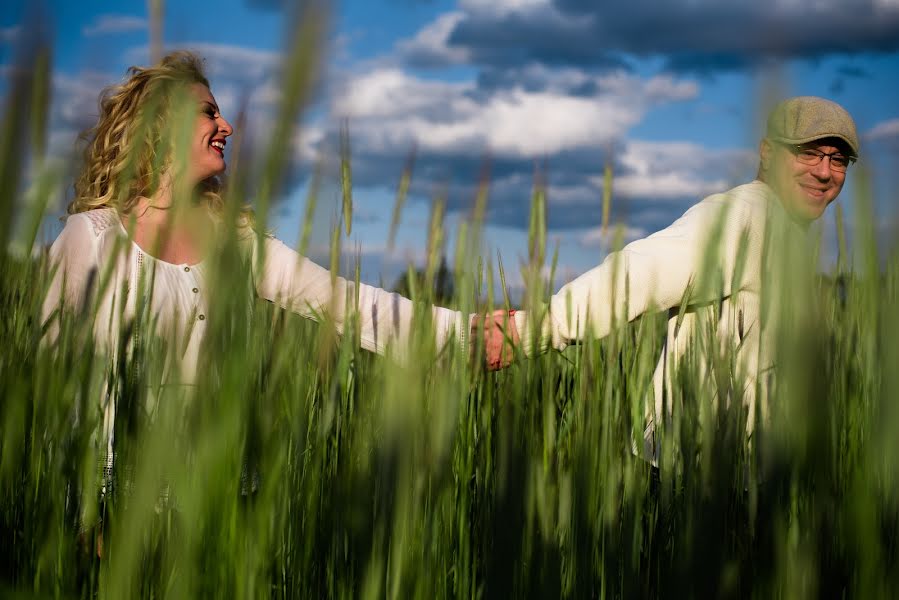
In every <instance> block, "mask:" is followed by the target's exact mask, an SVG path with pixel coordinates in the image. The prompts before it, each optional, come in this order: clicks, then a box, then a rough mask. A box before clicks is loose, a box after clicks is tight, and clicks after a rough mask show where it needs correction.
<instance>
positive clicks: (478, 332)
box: [469, 310, 521, 371]
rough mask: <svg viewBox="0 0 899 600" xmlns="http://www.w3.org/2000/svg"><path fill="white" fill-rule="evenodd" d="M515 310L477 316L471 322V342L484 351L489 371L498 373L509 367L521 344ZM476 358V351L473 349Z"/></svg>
mask: <svg viewBox="0 0 899 600" xmlns="http://www.w3.org/2000/svg"><path fill="white" fill-rule="evenodd" d="M514 314H515V311H514V310H495V311H493V312H492V313H491V314H487V315H475V316H474V318H472V320H471V337H470V338H469V339H471V341H472V342H473V344H480V345H482V346H483V349H484V359H485V363H486V366H487V370H489V371H496V370H499V369H503V368H505V367H507V366H509V365H510V364H511V363H512V359H513V358H514V357H515V348H516V347H518V346H519V345H520V343H521V340H520V339H519V337H518V328H517V327H516V325H515V318H514V316H513V315H514ZM472 354H473V355H474V356H476V355H477V354H476V350H475V349H474V348H473V349H472Z"/></svg>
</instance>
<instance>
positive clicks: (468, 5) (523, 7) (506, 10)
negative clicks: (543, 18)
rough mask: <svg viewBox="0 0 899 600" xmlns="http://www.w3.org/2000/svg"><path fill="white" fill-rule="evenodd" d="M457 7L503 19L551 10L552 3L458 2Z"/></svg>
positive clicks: (532, 0) (510, 0)
mask: <svg viewBox="0 0 899 600" xmlns="http://www.w3.org/2000/svg"><path fill="white" fill-rule="evenodd" d="M459 6H460V7H461V8H462V9H464V10H466V11H470V12H472V13H475V14H482V15H490V16H493V17H505V16H508V15H514V14H529V13H534V12H536V11H538V10H541V9H548V8H552V2H551V1H550V0H460V2H459Z"/></svg>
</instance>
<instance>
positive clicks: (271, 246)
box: [44, 52, 470, 383]
mask: <svg viewBox="0 0 899 600" xmlns="http://www.w3.org/2000/svg"><path fill="white" fill-rule="evenodd" d="M184 99H187V106H190V107H191V108H192V110H193V116H191V117H190V119H192V121H193V123H192V125H191V124H187V121H186V120H185V119H184V118H183V114H182V113H183V112H184V111H183V110H180V111H179V109H181V108H182V107H183V106H184V105H185V103H184ZM179 118H180V120H179ZM176 122H178V123H182V122H183V123H185V124H187V127H183V128H182V129H187V130H190V131H191V133H190V137H189V139H187V140H186V141H185V140H181V141H182V142H184V143H182V144H181V146H183V147H184V148H185V149H184V151H183V152H180V154H182V155H184V156H183V157H175V156H173V154H174V151H173V150H172V148H174V147H175V144H174V141H176V137H177V136H179V135H180V132H178V131H177V130H176V129H177V128H176V127H174V126H173V125H174V123H176ZM191 127H192V129H191ZM232 133H233V128H232V127H231V125H230V123H228V121H227V120H225V118H224V117H223V116H222V115H221V113H220V111H219V108H218V104H217V103H216V101H215V98H214V97H213V95H212V93H211V92H210V90H209V82H208V80H207V79H206V77H205V76H204V74H203V69H202V64H201V61H200V59H199V58H198V57H196V56H195V55H193V54H191V53H188V52H176V53H173V54H170V55H168V56H166V57H165V58H163V59H162V61H161V62H160V63H159V64H158V65H156V66H153V67H149V68H138V67H132V68H131V69H130V70H129V77H128V78H127V80H126V81H125V82H124V83H122V84H120V85H116V86H113V87H111V88H108V89H107V90H106V91H105V93H104V94H103V96H102V98H101V103H100V118H99V120H98V122H97V124H96V126H95V127H93V128H92V129H91V130H89V131H88V132H86V134H85V136H84V137H86V139H87V147H86V149H85V160H84V167H83V170H82V172H81V174H80V176H79V177H78V179H77V182H76V184H75V199H74V200H73V201H72V202H71V204H70V205H69V207H68V212H69V217H68V219H67V220H66V224H65V228H64V229H63V231H62V233H60V235H59V237H58V238H57V240H56V241H55V242H54V244H53V246H52V248H51V250H50V255H51V260H52V263H53V264H54V265H58V267H57V270H56V272H55V275H54V278H53V281H52V284H51V287H50V290H49V293H48V295H47V297H46V300H45V303H44V315H45V319H47V320H48V321H49V329H50V331H51V335H52V332H55V331H56V330H57V329H56V328H57V325H58V324H57V320H56V319H54V318H53V317H54V316H55V315H57V314H61V311H57V309H60V308H72V309H76V310H78V309H83V308H87V303H90V305H89V306H90V307H94V306H96V308H97V311H96V313H95V314H96V319H95V323H94V337H95V339H96V340H97V341H98V342H100V344H101V345H102V346H103V347H105V348H106V349H107V350H109V351H110V352H113V353H114V352H116V351H117V347H118V341H119V339H118V337H119V332H120V331H121V330H122V327H123V325H126V324H127V323H128V321H129V320H131V319H133V318H134V316H135V315H136V314H137V310H138V303H141V302H149V308H150V310H149V314H150V315H152V318H154V319H156V326H155V330H156V332H157V333H159V334H160V335H162V336H163V337H164V338H165V339H166V340H167V341H169V342H172V343H171V345H170V346H169V347H170V348H175V349H180V350H179V351H178V353H177V355H176V356H174V357H173V358H174V359H175V360H173V361H171V363H172V369H171V372H170V373H169V374H168V375H167V379H168V380H169V381H168V382H169V383H171V382H173V381H174V382H177V383H193V382H194V381H195V376H196V370H197V364H198V359H199V357H200V353H201V346H202V341H203V338H204V335H205V333H206V328H207V324H208V321H207V317H208V316H209V313H208V311H209V309H210V304H211V303H210V302H209V300H210V295H209V293H210V291H209V281H208V276H209V270H210V267H209V262H210V261H209V259H210V253H212V252H215V251H216V248H217V244H218V243H219V241H220V237H221V236H220V235H217V233H220V232H221V230H222V229H224V226H225V225H226V224H225V223H223V217H224V204H223V201H222V199H221V197H220V196H219V182H218V180H217V176H218V175H220V174H222V173H223V172H224V171H225V159H224V148H225V147H226V145H227V141H228V138H229V137H230V136H231V134H232ZM181 137H182V138H183V137H184V136H181ZM163 149H166V150H164V151H163ZM179 159H180V160H179ZM237 227H238V229H239V230H240V232H241V234H240V236H239V237H240V238H242V241H241V247H242V249H243V250H244V251H245V253H246V255H247V257H248V258H250V259H251V262H250V264H251V265H253V273H252V277H253V285H254V288H255V290H256V292H257V294H258V295H259V296H260V297H262V298H265V299H267V300H270V301H272V302H275V303H276V304H278V305H280V306H281V307H283V308H286V309H289V310H292V311H294V312H296V313H299V314H301V315H303V316H306V317H315V316H316V315H321V314H327V315H328V317H329V318H330V319H331V320H333V322H334V323H335V324H336V327H337V329H338V330H339V331H341V330H342V328H343V325H344V322H345V320H346V318H347V317H348V315H349V313H350V312H351V309H353V310H356V309H357V308H358V317H359V324H360V327H361V340H362V346H363V347H364V348H366V349H368V350H372V351H376V352H381V353H383V352H384V351H385V350H386V348H387V347H388V345H389V344H390V345H392V347H393V353H394V354H395V355H396V356H397V357H400V358H402V357H403V356H404V350H405V347H406V345H407V342H408V337H409V333H410V329H411V321H412V315H413V306H412V303H411V302H410V301H409V300H407V299H405V298H403V297H401V296H398V295H396V294H391V293H388V292H386V291H384V290H381V289H377V288H374V287H370V286H367V285H359V286H358V289H355V284H353V283H352V282H348V281H346V280H344V279H342V278H332V276H331V274H330V273H329V272H328V271H327V270H325V269H323V268H321V267H319V266H318V265H316V264H314V263H313V262H311V261H310V260H308V259H306V258H304V257H302V256H299V255H298V254H297V253H296V252H294V251H293V250H291V249H290V248H288V247H287V246H285V245H284V244H283V243H282V242H280V241H278V240H277V239H274V238H272V237H264V240H263V243H262V244H259V243H257V242H258V238H257V236H256V235H255V232H254V231H253V230H252V218H251V214H250V213H249V211H247V210H245V211H244V212H243V213H242V214H241V215H240V216H239V218H238V223H237ZM260 250H261V251H262V252H263V256H264V261H263V262H261V263H260V262H258V261H257V258H258V256H257V253H258V252H259V251H260ZM107 271H110V272H111V275H112V277H111V279H110V280H109V281H111V282H112V283H111V284H109V285H106V286H103V288H102V290H101V291H100V294H101V296H100V297H99V298H97V297H94V296H95V295H96V294H97V290H99V289H100V286H99V280H102V279H103V278H104V277H105V273H107ZM101 275H103V277H101ZM148 276H152V279H153V286H152V293H151V294H149V297H147V298H141V297H140V294H139V293H135V291H136V290H139V289H142V288H141V278H142V277H148ZM432 317H433V326H434V331H435V333H436V342H437V347H438V348H442V347H443V346H444V345H445V344H447V343H449V342H450V341H452V340H454V339H457V340H458V341H464V337H465V336H466V334H467V330H468V328H469V326H470V325H469V323H470V320H469V319H468V318H467V317H466V316H463V315H462V314H461V313H459V312H456V311H451V310H447V309H443V308H437V307H434V308H433V310H432ZM454 336H457V337H456V338H454Z"/></svg>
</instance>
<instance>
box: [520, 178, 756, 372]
mask: <svg viewBox="0 0 899 600" xmlns="http://www.w3.org/2000/svg"><path fill="white" fill-rule="evenodd" d="M726 199H727V196H724V195H719V196H712V197H709V198H707V199H706V200H704V201H702V202H700V203H699V204H696V205H695V206H693V207H692V208H691V209H690V210H688V211H687V212H686V213H685V214H684V215H683V216H682V217H681V218H679V219H678V220H677V221H675V222H674V223H673V224H672V225H671V226H669V227H667V228H666V229H663V230H661V231H659V232H657V233H654V234H652V235H650V236H649V237H647V238H644V239H641V240H636V241H634V242H632V243H630V244H628V245H627V246H625V247H624V248H623V249H622V250H620V251H619V252H614V253H612V254H610V255H609V256H608V257H607V258H606V259H605V260H604V261H603V262H602V263H601V264H600V265H599V266H598V267H595V268H593V269H591V270H590V271H587V272H586V273H584V274H583V275H581V276H580V277H578V278H577V279H575V280H574V281H572V282H570V283H568V284H567V285H565V286H563V287H562V288H561V289H560V290H559V292H558V293H557V294H555V295H554V296H553V297H552V298H551V299H550V302H549V305H548V306H543V307H539V308H538V309H536V310H533V311H518V312H516V314H515V324H516V327H517V328H518V332H519V336H520V337H521V342H522V347H523V348H524V351H525V353H526V355H533V354H536V353H539V352H543V351H545V350H547V349H548V348H550V347H554V348H557V349H560V350H561V349H563V348H565V347H566V346H567V345H568V344H570V343H572V342H576V341H580V340H582V339H584V338H585V337H587V336H592V337H597V338H601V337H604V336H606V335H608V334H609V332H610V331H611V329H612V327H613V326H614V325H615V324H616V323H619V322H622V321H631V320H633V319H635V318H637V317H639V316H640V315H643V314H645V313H647V312H650V311H661V310H667V309H669V308H672V307H674V306H679V305H681V304H682V303H683V302H687V303H692V302H699V301H703V299H706V300H707V299H708V298H704V297H705V296H711V295H714V296H717V297H720V296H721V293H722V292H721V285H724V282H721V284H719V285H718V286H716V287H717V289H716V290H715V292H714V293H710V292H711V289H710V287H709V286H708V285H707V283H708V282H701V281H698V279H699V274H701V273H703V271H704V269H705V267H706V266H707V265H708V266H710V267H724V268H723V270H725V271H727V270H728V269H729V268H728V267H727V266H726V265H727V264H728V263H730V262H732V256H733V249H732V248H731V246H734V245H736V244H737V243H739V241H738V239H732V238H739V237H740V234H739V231H740V229H741V227H740V224H741V222H742V219H741V218H740V217H739V216H738V215H733V214H729V213H731V212H732V211H730V210H728V209H730V208H731V207H732V205H733V203H732V202H726ZM709 252H713V253H714V252H717V253H719V254H722V256H720V257H715V256H710V255H709ZM725 254H726V255H728V258H727V259H726V260H721V259H722V258H724V256H723V255H725Z"/></svg>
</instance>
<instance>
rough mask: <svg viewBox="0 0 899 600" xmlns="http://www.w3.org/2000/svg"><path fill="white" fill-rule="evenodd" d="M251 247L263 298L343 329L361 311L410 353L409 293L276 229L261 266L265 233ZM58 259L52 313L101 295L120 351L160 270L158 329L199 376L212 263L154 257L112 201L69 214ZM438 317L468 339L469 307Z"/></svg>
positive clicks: (447, 332) (155, 310)
mask: <svg viewBox="0 0 899 600" xmlns="http://www.w3.org/2000/svg"><path fill="white" fill-rule="evenodd" d="M246 246H247V248H248V252H249V253H250V254H251V256H250V258H251V259H252V262H251V265H252V269H253V284H254V287H255V290H256V293H257V294H258V295H259V296H260V297H261V298H264V299H266V300H270V301H272V302H274V303H275V304H277V305H279V306H281V307H283V308H285V309H288V310H291V311H293V312H295V313H298V314H300V315H303V316H305V317H308V318H315V317H316V316H318V315H322V314H327V315H328V316H329V318H330V319H331V320H333V322H334V323H335V326H336V327H337V329H338V331H339V332H341V331H342V330H343V325H344V321H345V319H346V318H347V316H348V315H349V314H350V313H351V312H352V311H353V310H354V309H358V315H359V321H360V325H361V338H362V347H363V348H365V349H367V350H371V351H374V352H379V353H382V354H383V353H384V352H385V351H386V350H387V348H388V346H389V347H390V348H391V355H392V356H393V357H394V358H397V359H399V360H405V359H406V352H407V346H408V338H409V334H410V331H411V325H412V315H413V305H412V302H411V301H410V300H408V299H406V298H404V297H402V296H400V295H399V294H394V293H390V292H387V291H385V290H382V289H379V288H375V287H372V286H368V285H364V284H360V285H359V287H358V290H356V289H354V288H355V285H356V284H355V283H353V282H350V281H347V280H345V279H343V278H340V277H337V278H333V279H332V276H331V273H330V272H329V271H327V270H326V269H323V268H322V267H320V266H318V265H316V264H315V263H313V262H312V261H310V260H309V259H307V258H305V257H303V256H300V255H299V254H297V253H296V252H295V251H294V250H292V249H290V248H288V247H287V246H285V245H284V244H283V243H282V242H281V241H280V240H277V239H275V238H272V237H266V238H264V256H265V260H264V263H263V265H262V266H261V267H257V262H258V261H256V260H255V258H256V256H255V253H256V251H257V247H258V244H257V243H256V240H255V239H250V240H248V243H247V244H246ZM50 258H51V265H53V267H54V268H56V271H55V273H54V276H53V280H52V283H51V285H50V289H49V291H48V294H47V296H46V300H45V302H44V306H43V314H44V319H45V320H46V319H48V318H49V317H50V316H51V315H52V314H53V311H54V310H56V309H57V308H58V307H59V306H60V305H61V304H65V305H66V306H67V307H70V308H74V309H76V310H78V309H81V308H83V307H85V306H86V303H88V302H89V303H90V305H89V306H93V303H94V302H95V301H97V302H98V304H97V308H98V310H97V313H96V319H95V322H94V338H95V339H96V340H97V342H98V343H100V344H102V345H104V346H106V347H107V348H108V349H109V350H110V351H113V352H114V351H115V349H116V347H117V344H116V342H117V340H118V337H117V336H118V332H119V331H121V326H122V324H123V322H124V323H127V320H130V319H131V318H133V317H134V315H135V314H136V309H137V306H138V304H137V302H138V295H139V292H138V290H139V287H138V286H139V282H140V280H141V273H144V275H145V277H146V278H147V279H148V280H149V279H150V278H153V279H154V281H153V286H152V295H151V297H150V298H149V302H150V307H149V308H150V311H149V314H150V315H152V317H153V318H155V319H156V324H155V331H156V332H157V333H158V334H160V335H162V336H163V337H164V339H166V340H168V341H169V342H176V343H174V344H171V345H170V352H172V351H176V352H181V355H180V356H176V357H174V358H176V359H178V360H176V361H174V362H175V363H176V364H177V365H178V366H179V368H180V376H178V377H177V380H178V382H180V383H192V382H193V381H194V379H195V376H196V369H197V364H198V359H199V356H200V351H201V346H202V342H203V337H204V335H205V332H206V327H207V323H208V321H207V317H208V315H209V313H208V311H209V310H210V304H212V303H211V302H210V301H209V300H210V294H211V293H213V292H212V291H211V290H210V289H209V281H208V267H207V265H206V264H204V263H203V262H201V263H198V264H195V265H189V264H172V263H168V262H164V261H162V260H158V259H156V258H153V257H152V256H151V255H149V254H147V253H145V252H144V251H143V250H142V249H141V248H140V247H139V246H138V245H137V244H136V243H134V242H133V241H132V240H131V239H130V238H129V237H128V235H127V233H126V231H125V229H124V227H123V226H122V222H121V220H120V219H119V216H118V214H117V212H116V211H115V209H111V208H106V209H96V210H91V211H87V212H83V213H78V214H75V215H71V216H69V217H68V219H67V221H66V224H65V227H64V228H63V230H62V232H61V233H60V235H59V237H58V238H57V239H56V241H55V242H54V243H53V246H52V247H51V248H50ZM107 276H111V279H110V284H109V285H107V286H105V289H104V292H103V296H102V297H101V298H99V299H96V298H94V295H95V294H96V290H97V289H98V287H100V282H101V280H103V279H105V278H106V277H107ZM222 293H225V292H224V291H222ZM354 299H355V300H357V303H356V305H355V306H353V304H352V303H353V301H354ZM432 316H433V321H432V322H433V326H434V330H435V334H436V342H437V348H443V347H444V345H445V344H447V343H449V342H451V341H457V342H459V343H464V338H465V335H466V333H467V329H468V324H469V320H468V319H466V318H465V317H464V316H463V315H462V313H459V312H456V311H452V310H448V309H445V308H439V307H433V309H432ZM51 327H55V325H54V324H53V323H51ZM51 335H52V332H51Z"/></svg>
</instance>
